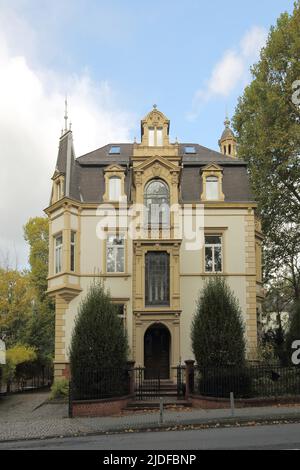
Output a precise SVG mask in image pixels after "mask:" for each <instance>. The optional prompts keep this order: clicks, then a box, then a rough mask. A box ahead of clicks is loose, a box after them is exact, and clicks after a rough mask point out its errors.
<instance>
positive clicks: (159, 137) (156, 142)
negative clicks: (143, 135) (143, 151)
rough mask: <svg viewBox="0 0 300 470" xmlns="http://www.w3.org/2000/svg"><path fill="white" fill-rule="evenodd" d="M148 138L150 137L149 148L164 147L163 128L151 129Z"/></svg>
mask: <svg viewBox="0 0 300 470" xmlns="http://www.w3.org/2000/svg"><path fill="white" fill-rule="evenodd" d="M148 137H149V140H148V143H149V147H162V146H163V129H162V127H149V128H148Z"/></svg>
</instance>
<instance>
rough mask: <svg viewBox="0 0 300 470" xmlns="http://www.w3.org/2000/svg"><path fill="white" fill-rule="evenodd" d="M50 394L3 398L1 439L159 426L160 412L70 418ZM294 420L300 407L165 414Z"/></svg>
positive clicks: (174, 418)
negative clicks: (232, 414)
mask: <svg viewBox="0 0 300 470" xmlns="http://www.w3.org/2000/svg"><path fill="white" fill-rule="evenodd" d="M47 399H48V394H47V393H32V394H31V393H30V394H22V395H12V396H9V397H1V398H0V441H9V440H21V439H43V438H49V437H64V436H83V435H87V434H97V433H101V432H114V431H115V432H118V431H126V432H133V430H138V429H147V428H149V429H151V428H155V427H158V424H159V413H158V412H156V413H153V412H151V413H148V412H144V414H142V413H133V414H122V415H120V416H115V417H106V418H74V419H69V418H68V417H67V416H68V406H67V404H48V403H47ZM265 419H266V420H271V419H272V420H274V421H276V420H279V419H281V420H282V419H287V420H288V419H293V420H298V421H299V422H300V406H288V407H286V406H284V407H267V408H266V407H263V408H243V409H238V410H236V411H235V416H234V418H232V416H231V412H230V410H228V409H227V410H197V409H194V410H192V411H173V410H169V411H166V412H165V413H164V425H165V426H170V427H174V426H177V425H197V424H209V423H212V422H214V423H215V424H216V423H222V422H223V423H224V422H227V423H230V422H231V423H232V422H233V423H235V422H237V421H242V420H244V421H248V422H250V421H255V420H265ZM2 448H3V446H2Z"/></svg>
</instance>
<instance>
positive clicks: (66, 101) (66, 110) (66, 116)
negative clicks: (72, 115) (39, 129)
mask: <svg viewBox="0 0 300 470" xmlns="http://www.w3.org/2000/svg"><path fill="white" fill-rule="evenodd" d="M64 119H65V132H68V98H67V96H66V98H65V117H64Z"/></svg>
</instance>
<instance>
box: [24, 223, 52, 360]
mask: <svg viewBox="0 0 300 470" xmlns="http://www.w3.org/2000/svg"><path fill="white" fill-rule="evenodd" d="M24 238H25V240H26V241H27V242H28V244H29V248H30V252H29V263H30V268H31V269H30V273H29V276H30V285H31V287H32V289H33V290H34V293H35V295H34V298H33V300H32V307H31V315H30V318H29V319H28V322H27V323H26V328H25V330H24V336H23V341H24V342H25V344H28V345H30V346H32V347H34V348H35V349H36V351H37V355H38V360H39V361H41V362H43V363H44V362H48V361H49V360H50V358H52V357H53V354H54V335H55V308H54V303H53V301H52V300H51V299H50V298H49V297H48V296H47V294H46V291H47V277H48V256H49V255H48V243H49V223H48V219H47V218H45V217H35V218H31V219H29V221H28V222H27V224H26V225H25V226H24Z"/></svg>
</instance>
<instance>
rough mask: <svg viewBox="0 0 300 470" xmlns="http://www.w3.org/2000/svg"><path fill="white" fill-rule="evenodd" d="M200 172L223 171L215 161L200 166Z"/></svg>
mask: <svg viewBox="0 0 300 470" xmlns="http://www.w3.org/2000/svg"><path fill="white" fill-rule="evenodd" d="M201 171H202V173H210V172H211V173H213V172H215V173H220V172H221V173H223V168H221V167H220V166H219V165H217V164H216V163H210V164H209V165H207V166H205V167H204V168H202V170H201Z"/></svg>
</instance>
